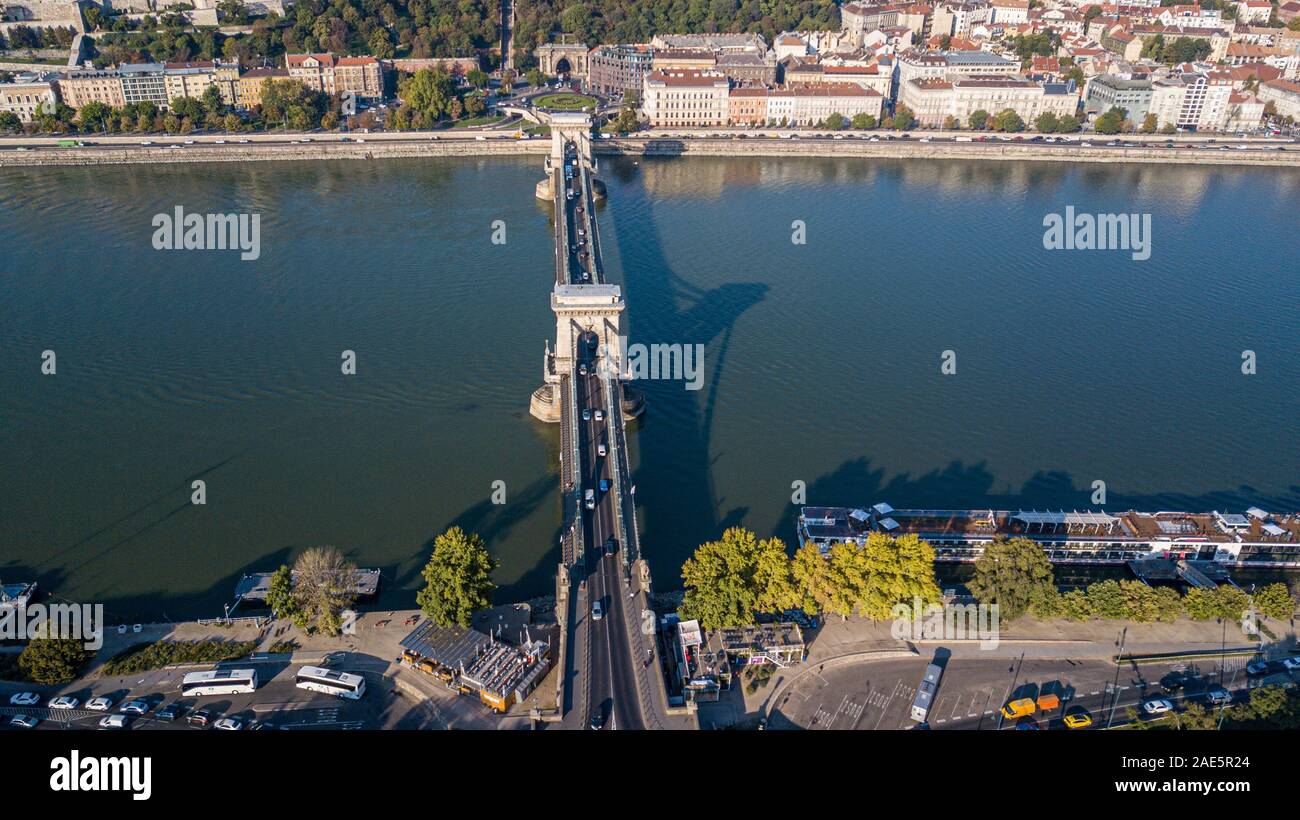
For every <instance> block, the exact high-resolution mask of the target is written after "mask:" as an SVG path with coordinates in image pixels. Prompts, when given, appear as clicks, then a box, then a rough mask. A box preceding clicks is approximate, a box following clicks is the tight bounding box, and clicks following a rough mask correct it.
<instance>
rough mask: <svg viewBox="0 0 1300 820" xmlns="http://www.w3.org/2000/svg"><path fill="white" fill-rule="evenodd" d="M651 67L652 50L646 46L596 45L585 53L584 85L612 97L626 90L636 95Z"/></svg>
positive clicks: (618, 95) (617, 96) (652, 59)
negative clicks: (585, 70) (585, 72)
mask: <svg viewBox="0 0 1300 820" xmlns="http://www.w3.org/2000/svg"><path fill="white" fill-rule="evenodd" d="M653 67H654V52H653V51H652V50H651V49H650V47H649V46H646V45H612V46H596V47H595V48H593V49H592V50H591V52H590V53H589V54H588V55H587V84H588V85H589V86H590V87H591V90H592V91H594V92H596V93H597V94H605V95H607V96H610V97H614V98H616V99H617V98H620V97H622V96H623V94H625V93H627V92H628V91H635V92H636V93H638V94H640V93H641V87H642V86H643V85H644V84H645V76H646V75H647V74H649V73H650V72H651V71H652V70H653Z"/></svg>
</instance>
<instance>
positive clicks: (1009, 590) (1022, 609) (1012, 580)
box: [966, 538, 1056, 621]
mask: <svg viewBox="0 0 1300 820" xmlns="http://www.w3.org/2000/svg"><path fill="white" fill-rule="evenodd" d="M974 568H975V574H974V576H973V577H972V578H971V580H970V581H969V582H968V583H967V584H966V586H967V587H968V588H969V589H970V591H971V594H972V595H974V596H975V597H976V598H977V599H979V602H980V603H982V604H997V605H998V617H999V618H1000V619H1001V620H1003V621H1013V620H1015V619H1016V618H1019V617H1020V616H1021V615H1023V614H1025V613H1026V612H1027V611H1029V608H1030V606H1031V605H1033V604H1034V603H1035V602H1039V603H1040V604H1041V603H1043V602H1045V601H1047V599H1049V598H1050V597H1051V595H1052V593H1053V592H1055V591H1056V584H1055V581H1054V576H1053V574H1052V562H1051V561H1050V560H1049V559H1048V557H1047V553H1046V552H1045V551H1044V550H1043V547H1042V545H1040V544H1038V543H1036V542H1034V541H1032V540H1030V539H1028V538H999V539H996V540H994V541H993V543H991V544H989V545H988V546H987V547H985V548H984V552H983V553H981V554H980V556H979V557H978V558H976V559H975V567H974Z"/></svg>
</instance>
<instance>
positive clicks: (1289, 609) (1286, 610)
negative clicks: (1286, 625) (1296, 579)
mask: <svg viewBox="0 0 1300 820" xmlns="http://www.w3.org/2000/svg"><path fill="white" fill-rule="evenodd" d="M1251 601H1252V602H1253V603H1254V605H1255V609H1256V610H1258V611H1259V612H1260V613H1261V614H1262V615H1264V616H1266V617H1269V618H1273V619H1274V620H1278V621H1289V620H1291V618H1292V617H1293V616H1294V615H1295V609H1296V599H1295V596H1293V595H1292V594H1291V591H1290V590H1288V589H1287V587H1286V584H1283V583H1276V584H1269V585H1267V586H1263V587H1260V588H1259V589H1257V590H1255V594H1254V595H1252V596H1251Z"/></svg>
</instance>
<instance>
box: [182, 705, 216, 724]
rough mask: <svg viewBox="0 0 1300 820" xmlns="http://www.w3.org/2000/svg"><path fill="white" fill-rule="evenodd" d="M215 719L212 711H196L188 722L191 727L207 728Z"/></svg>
mask: <svg viewBox="0 0 1300 820" xmlns="http://www.w3.org/2000/svg"><path fill="white" fill-rule="evenodd" d="M215 717H216V715H215V714H214V713H213V711H212V710H211V709H195V710H194V711H193V712H192V713H191V714H190V716H189V717H188V718H187V720H189V722H190V725H191V726H207V725H208V724H209V723H211V722H212V721H213V719H214V718H215Z"/></svg>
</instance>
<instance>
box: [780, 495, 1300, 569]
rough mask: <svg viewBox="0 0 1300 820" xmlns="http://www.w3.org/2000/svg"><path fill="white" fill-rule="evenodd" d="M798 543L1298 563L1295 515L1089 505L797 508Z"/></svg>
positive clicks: (1082, 558) (941, 552)
mask: <svg viewBox="0 0 1300 820" xmlns="http://www.w3.org/2000/svg"><path fill="white" fill-rule="evenodd" d="M796 526H797V529H798V535H799V545H800V546H803V545H804V544H808V543H812V544H816V545H817V546H818V547H819V548H820V549H822V550H823V551H825V550H826V549H828V548H829V547H830V545H831V544H834V543H836V542H840V541H851V542H854V543H863V542H865V541H866V539H867V536H869V535H871V534H872V533H884V534H886V535H908V534H911V535H916V536H917V537H919V538H921V539H922V540H923V541H927V542H929V544H930V545H931V546H933V547H934V550H935V556H936V558H937V559H938V560H940V561H954V562H961V561H974V560H975V559H976V558H977V557H979V555H980V553H982V552H983V551H984V547H985V546H986V545H987V544H989V543H990V542H991V541H993V540H994V539H996V538H999V537H1002V538H1011V537H1023V538H1029V539H1032V540H1033V541H1036V542H1038V543H1039V544H1041V545H1042V546H1043V549H1044V550H1047V552H1048V556H1049V557H1050V558H1051V560H1052V562H1053V563H1081V564H1122V563H1123V562H1125V561H1132V560H1137V559H1141V558H1173V559H1184V558H1186V559H1196V560H1204V561H1217V562H1219V563H1220V564H1224V565H1227V566H1236V567H1294V568H1297V569H1300V514H1297V513H1270V512H1267V511H1265V510H1262V509H1260V508H1259V507H1251V508H1250V509H1248V510H1246V512H1245V513H1224V512H1209V513H1187V512H1136V511H1133V510H1129V511H1128V512H1122V513H1116V514H1112V513H1106V512H1099V511H1092V510H1083V511H1079V510H1016V511H1014V512H1013V511H1011V510H896V509H894V508H893V507H891V506H890V505H888V504H885V503H883V502H882V503H880V504H876V505H875V506H873V507H870V508H869V509H859V508H852V507H803V508H802V509H801V510H800V512H799V520H798V523H797V525H796Z"/></svg>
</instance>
